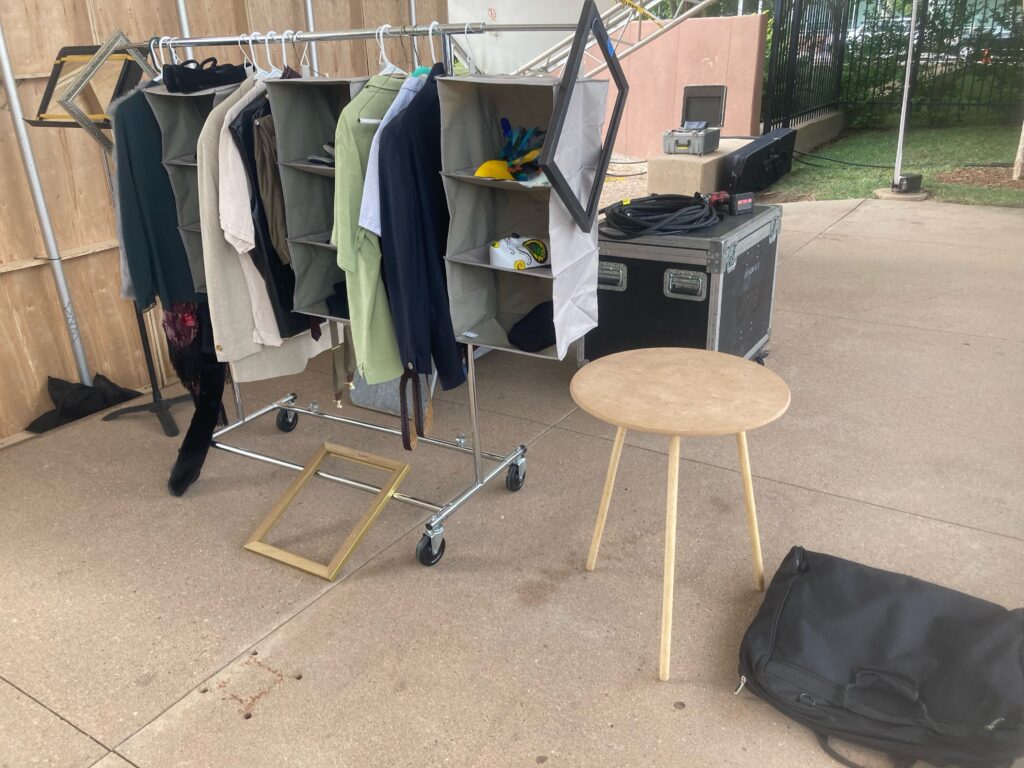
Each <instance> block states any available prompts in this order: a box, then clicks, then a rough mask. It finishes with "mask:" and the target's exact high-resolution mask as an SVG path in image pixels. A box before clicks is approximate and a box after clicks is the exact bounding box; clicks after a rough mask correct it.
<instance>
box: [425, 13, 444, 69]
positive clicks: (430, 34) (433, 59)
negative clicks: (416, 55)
mask: <svg viewBox="0 0 1024 768" xmlns="http://www.w3.org/2000/svg"><path fill="white" fill-rule="evenodd" d="M435 29H437V31H438V33H440V31H441V24H440V22H439V21H438V20H437V19H434V20H433V21H432V22H430V26H429V27H427V42H428V43H430V63H431V64H436V63H437V52H436V51H435V50H434V30H435Z"/></svg>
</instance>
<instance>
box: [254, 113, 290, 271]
mask: <svg viewBox="0 0 1024 768" xmlns="http://www.w3.org/2000/svg"><path fill="white" fill-rule="evenodd" d="M254 150H255V153H256V178H257V181H258V182H259V187H260V200H262V201H263V209H264V210H265V211H266V212H267V226H269V227H270V241H271V242H272V243H273V244H274V250H275V251H277V257H278V258H279V259H280V260H281V263H282V264H291V262H292V257H291V253H290V252H289V250H288V225H287V224H286V223H285V216H284V192H282V190H281V172H280V170H278V167H277V129H276V128H275V127H274V116H273V115H267V116H266V117H259V118H257V119H256V145H255V147H254Z"/></svg>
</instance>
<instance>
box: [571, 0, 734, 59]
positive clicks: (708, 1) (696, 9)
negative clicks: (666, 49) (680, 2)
mask: <svg viewBox="0 0 1024 768" xmlns="http://www.w3.org/2000/svg"><path fill="white" fill-rule="evenodd" d="M717 2H718V0H701V2H700V3H697V5H695V6H693V8H691V9H690V10H688V11H686V13H684V14H682V15H681V16H676V17H675V18H674V19H672V21H670V22H669V23H668V24H666V25H665V26H663V27H661V28H659V29H658V30H656V31H655V32H652V33H651V34H649V35H648V36H647V37H645V38H644V39H643V40H639V41H637V42H636V43H634V44H633V45H631V46H630V47H629V48H627V49H626V50H624V51H623V52H622V53H620V54H619V59H620V60H621V59H624V58H626V57H627V56H629V55H630V54H632V53H634V52H635V51H639V50H640V49H641V48H643V47H644V46H645V45H650V44H651V43H653V42H654V41H655V40H657V39H658V38H659V37H661V36H662V35H664V34H665V33H667V32H669V31H671V30H673V29H675V28H676V27H677V26H678V25H680V24H682V23H683V22H684V21H686V20H687V19H689V18H691V17H692V16H696V15H697V14H698V13H700V12H701V11H703V10H704V9H705V8H710V7H711V6H712V5H714V4H715V3H717ZM606 69H608V65H607V64H605V63H603V62H602V63H601V64H600V65H598V66H597V67H595V68H594V69H592V70H590V71H589V72H587V77H593V76H594V75H597V74H599V73H601V72H604V71H605V70H606Z"/></svg>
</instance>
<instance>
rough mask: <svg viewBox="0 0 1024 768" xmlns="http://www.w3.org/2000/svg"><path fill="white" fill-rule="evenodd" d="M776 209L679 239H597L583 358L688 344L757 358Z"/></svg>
mask: <svg viewBox="0 0 1024 768" xmlns="http://www.w3.org/2000/svg"><path fill="white" fill-rule="evenodd" d="M781 225H782V208H780V207H779V206H777V205H758V206H755V207H754V211H753V213H751V214H747V215H741V216H726V217H725V218H724V219H723V220H722V221H721V222H720V223H719V224H718V225H717V226H715V227H711V228H709V229H705V230H702V231H699V232H695V233H692V234H690V235H685V236H650V237H641V238H637V239H635V240H611V239H608V238H605V237H601V238H600V243H599V247H600V254H601V255H600V266H599V270H600V272H599V277H598V292H597V307H598V325H597V328H595V329H594V330H592V331H591V332H590V333H588V334H587V336H586V340H585V344H584V350H583V357H584V358H585V359H588V360H596V359H597V358H599V357H603V356H604V355H610V354H612V353H614V352H622V351H624V350H627V349H639V348H642V347H693V348H698V349H711V350H717V351H719V352H727V353H729V354H732V355H739V356H740V357H745V358H748V359H749V358H755V359H757V358H759V357H760V356H761V355H762V354H763V352H762V350H763V349H764V346H765V345H766V344H767V343H768V337H769V336H770V334H771V327H772V305H773V302H774V295H775V264H776V254H777V251H778V244H779V232H780V229H781Z"/></svg>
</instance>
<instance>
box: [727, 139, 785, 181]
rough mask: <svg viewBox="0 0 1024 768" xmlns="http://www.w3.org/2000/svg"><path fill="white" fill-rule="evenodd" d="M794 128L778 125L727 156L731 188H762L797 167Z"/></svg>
mask: <svg viewBox="0 0 1024 768" xmlns="http://www.w3.org/2000/svg"><path fill="white" fill-rule="evenodd" d="M795 146H796V130H795V129H794V128H776V129H775V130H774V131H769V132H768V133H766V134H765V135H764V136H759V137H758V138H756V139H754V140H753V141H752V142H750V143H749V144H747V145H746V146H745V147H741V148H740V149H737V150H736V151H735V152H733V153H732V154H731V155H729V156H728V157H727V158H725V178H726V179H727V183H728V187H729V188H728V189H727V190H726V191H727V192H760V191H761V190H762V189H767V188H768V187H770V186H771V185H772V184H774V183H775V182H776V181H778V180H779V179H781V178H782V177H783V176H785V175H786V174H787V173H789V172H790V171H791V170H792V168H793V149H794V147H795Z"/></svg>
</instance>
